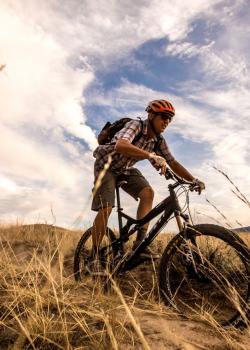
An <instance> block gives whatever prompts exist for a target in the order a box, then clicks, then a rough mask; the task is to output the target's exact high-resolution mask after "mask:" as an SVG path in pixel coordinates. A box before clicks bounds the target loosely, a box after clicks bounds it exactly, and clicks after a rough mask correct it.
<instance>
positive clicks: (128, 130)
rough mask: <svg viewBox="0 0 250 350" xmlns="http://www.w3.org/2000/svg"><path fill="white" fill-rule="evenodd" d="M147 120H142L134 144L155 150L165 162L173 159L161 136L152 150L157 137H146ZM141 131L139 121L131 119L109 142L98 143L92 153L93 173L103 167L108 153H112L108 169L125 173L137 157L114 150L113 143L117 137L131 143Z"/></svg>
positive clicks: (117, 172) (147, 149)
mask: <svg viewBox="0 0 250 350" xmlns="http://www.w3.org/2000/svg"><path fill="white" fill-rule="evenodd" d="M147 129H148V120H147V119H146V120H144V121H143V127H142V133H141V137H140V138H139V139H138V140H137V141H136V142H135V143H134V146H136V147H138V148H141V149H144V150H145V151H148V152H153V151H155V153H156V154H158V155H160V156H162V157H164V158H165V159H166V161H167V163H170V162H171V161H173V160H174V157H173V156H172V154H171V152H170V151H169V148H168V145H167V143H166V141H165V139H164V138H163V137H162V136H161V141H160V142H159V143H158V148H157V149H155V150H154V147H155V144H156V142H157V141H158V139H157V137H154V138H151V139H147ZM140 132H141V122H140V121H139V120H131V121H129V122H128V123H126V124H125V126H124V128H123V129H121V130H120V131H118V132H117V133H116V134H115V136H114V137H113V139H112V140H111V144H107V145H99V146H98V147H97V148H96V149H95V151H94V153H93V155H94V157H95V158H96V161H95V166H94V167H95V173H97V172H99V171H100V170H102V169H103V167H104V165H105V163H106V162H107V160H108V155H109V154H111V153H113V155H112V162H111V164H110V170H111V171H113V172H114V173H115V174H120V173H126V170H127V169H129V168H131V167H132V166H133V165H134V164H135V163H136V162H138V159H135V158H132V157H127V156H125V155H123V154H121V153H117V152H114V148H115V143H116V141H117V140H119V139H125V140H128V141H129V142H131V143H132V141H133V140H134V138H135V136H136V135H138V134H139V133H140Z"/></svg>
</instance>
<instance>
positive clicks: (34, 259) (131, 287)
mask: <svg viewBox="0 0 250 350" xmlns="http://www.w3.org/2000/svg"><path fill="white" fill-rule="evenodd" d="M80 235H81V232H77V231H67V230H64V229H61V228H55V227H52V226H47V225H32V226H29V225H27V226H13V227H2V228H1V246H0V255H1V257H0V275H1V279H0V295H1V307H0V348H1V349H156V348H157V349H209V348H211V349H247V348H248V347H247V345H246V344H247V343H246V339H247V331H245V332H244V333H241V332H240V331H236V330H224V329H222V328H221V327H219V326H218V325H217V324H215V323H214V322H213V318H212V316H211V317H210V316H209V315H206V316H204V315H200V318H198V319H197V320H196V321H192V320H184V319H180V317H178V316H177V315H176V314H175V313H174V311H173V310H171V309H168V308H166V307H165V306H164V305H163V304H162V303H161V302H160V299H159V291H158V283H157V266H152V265H150V266H149V265H144V266H142V267H141V268H137V269H135V271H132V272H131V273H129V274H128V275H127V276H126V279H124V278H123V279H122V280H121V281H118V284H117V282H115V281H113V289H112V291H108V292H107V291H106V292H105V291H104V290H103V287H102V284H101V283H100V281H95V282H94V281H93V280H91V279H90V278H86V280H85V281H84V282H83V283H76V282H75V281H74V278H73V276H72V273H73V268H72V259H73V251H74V248H75V247H76V244H77V241H78V239H79V238H80ZM169 238H170V235H161V237H160V238H159V239H158V240H157V242H156V243H155V249H157V250H158V251H162V250H163V248H164V247H165V246H166V244H167V240H169ZM204 318H205V319H206V321H208V320H209V323H210V325H211V327H210V328H208V326H207V324H205V323H203V320H204ZM209 318H210V319H209ZM209 344H210V345H211V347H210V345H209Z"/></svg>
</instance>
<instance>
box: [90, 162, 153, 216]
mask: <svg viewBox="0 0 250 350" xmlns="http://www.w3.org/2000/svg"><path fill="white" fill-rule="evenodd" d="M116 178H117V176H116V175H115V174H113V173H112V172H111V171H107V172H106V174H105V175H104V178H103V180H102V184H101V186H100V187H99V188H98V190H97V192H96V194H95V196H94V198H93V201H92V206H91V209H92V210H94V211H98V210H99V209H101V208H106V207H108V206H112V207H114V206H115V183H116ZM122 179H124V180H125V181H127V183H126V184H124V185H122V189H123V190H124V191H125V192H127V193H128V194H130V195H131V196H132V197H133V198H135V199H137V198H138V195H139V193H140V192H141V191H142V190H143V189H144V188H145V187H151V186H150V184H149V183H148V181H147V180H146V179H145V177H144V176H143V175H142V173H141V172H140V171H139V170H138V169H136V168H130V169H129V170H128V174H126V175H122ZM92 191H93V190H92Z"/></svg>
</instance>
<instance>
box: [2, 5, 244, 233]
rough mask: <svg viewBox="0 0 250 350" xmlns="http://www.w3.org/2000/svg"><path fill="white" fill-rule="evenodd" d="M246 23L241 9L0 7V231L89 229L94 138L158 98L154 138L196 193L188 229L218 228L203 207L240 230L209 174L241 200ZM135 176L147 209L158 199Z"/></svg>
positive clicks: (160, 188) (226, 196)
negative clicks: (163, 116)
mask: <svg viewBox="0 0 250 350" xmlns="http://www.w3.org/2000/svg"><path fill="white" fill-rule="evenodd" d="M249 17H250V15H249V11H248V2H247V1H246V0H238V1H233V0H210V1H207V2H204V1H202V0H193V1H191V2H188V3H187V2H183V1H180V0H177V1H175V2H172V1H166V0H165V1H156V0H155V1H147V0H140V1H137V2H133V1H130V0H128V1H126V2H125V1H110V2H108V3H107V2H105V1H103V0H99V1H95V0H92V1H90V0H84V1H80V0H74V1H70V2H69V1H60V2H59V1H54V2H53V4H52V3H51V2H50V1H47V0H46V1H44V2H43V3H42V4H41V3H39V2H38V1H31V0H30V1H26V2H25V5H24V4H22V3H21V2H15V1H11V0H9V1H5V2H4V3H1V5H0V23H1V26H2V28H3V29H2V30H1V31H0V44H1V48H2V53H1V56H0V65H1V64H6V67H5V68H4V69H3V70H2V71H0V89H1V95H2V98H1V100H0V112H1V119H0V129H1V136H2V142H3V144H4V147H2V149H1V151H0V161H1V162H0V164H1V166H0V188H1V191H0V193H1V194H0V197H1V198H0V203H1V205H0V220H1V222H3V223H8V222H13V221H16V220H17V219H18V220H19V221H21V222H37V221H43V222H49V223H50V222H54V216H55V217H56V223H57V224H58V225H63V226H68V227H76V226H79V225H80V226H82V225H88V224H91V221H92V219H93V217H94V214H93V213H92V212H91V211H90V209H89V207H90V199H91V187H92V182H93V176H92V168H93V162H94V159H93V157H92V152H93V150H94V149H95V147H96V145H97V141H96V135H97V133H98V132H99V130H100V128H101V127H102V125H103V124H104V123H105V122H106V121H107V120H110V121H112V120H115V119H117V118H119V117H121V116H124V115H128V116H131V117H137V116H142V117H144V118H146V112H145V107H146V105H147V103H148V102H149V101H150V100H152V99H155V98H166V99H169V100H170V101H171V102H172V103H173V104H174V106H175V108H176V118H175V120H174V122H173V123H172V124H171V125H170V127H169V128H168V129H167V131H166V132H165V134H164V137H166V139H167V141H168V144H169V147H170V149H171V151H172V153H173V154H174V156H175V157H176V159H177V160H179V161H180V162H181V163H182V164H183V165H184V166H185V167H186V168H187V169H188V170H189V171H190V172H191V173H192V174H193V175H195V176H197V177H199V178H201V179H202V180H203V181H205V182H206V185H207V189H206V193H205V194H204V195H202V196H195V195H192V210H193V212H195V216H196V220H197V221H199V222H204V221H207V220H209V221H212V219H210V218H207V217H206V214H207V215H209V216H210V217H213V218H214V219H215V220H218V219H219V220H221V223H222V224H224V222H223V219H222V218H220V216H219V215H218V213H217V212H216V211H215V210H214V209H213V208H212V207H211V206H209V205H208V203H207V202H206V198H208V199H209V200H210V201H211V202H213V203H214V204H215V205H216V206H218V208H219V209H220V210H221V211H223V212H224V213H225V215H226V216H228V217H230V220H231V221H230V222H231V224H232V226H238V224H237V223H236V221H239V222H241V223H242V224H243V225H249V220H248V217H249V208H248V207H246V206H244V204H243V203H241V202H240V201H239V199H237V198H236V197H235V196H234V195H233V194H232V192H231V186H230V184H229V183H228V182H227V181H226V180H225V179H224V178H223V177H222V176H221V175H220V174H218V173H217V172H216V171H215V170H214V168H213V166H217V167H219V168H220V169H222V170H223V171H225V172H226V173H227V174H229V175H230V177H231V178H232V180H233V181H234V182H235V183H236V184H237V185H238V186H239V188H240V189H241V190H242V191H243V192H244V194H245V195H246V196H248V197H250V193H249V188H250V171H249V170H250V169H249V168H250V164H249V150H250V142H249V141H250V139H249V119H250V118H249V113H250V103H249V101H250V84H249V78H248V76H249V58H250V57H249V56H250V49H249V32H250V24H249V23H250V18H249ZM138 167H139V168H140V169H141V170H142V171H143V173H144V174H145V176H146V177H147V178H148V180H149V181H150V183H151V184H152V187H153V188H154V190H155V201H156V202H157V201H159V200H161V199H162V198H163V196H164V195H167V184H166V182H164V180H163V179H162V178H161V177H160V176H159V177H158V175H157V174H156V173H155V170H154V169H153V168H152V167H151V166H150V164H149V163H148V162H147V161H143V162H140V163H138ZM124 199H125V202H126V206H125V209H126V210H127V211H128V212H129V213H131V214H133V213H134V211H135V204H136V203H135V202H134V201H133V199H130V198H128V197H127V196H126V195H125V194H124ZM51 208H52V209H53V213H54V216H53V217H52V215H51ZM198 213H201V214H198ZM111 223H112V225H116V221H115V216H114V215H113V216H112V218H111Z"/></svg>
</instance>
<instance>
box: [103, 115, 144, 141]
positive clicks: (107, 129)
mask: <svg viewBox="0 0 250 350" xmlns="http://www.w3.org/2000/svg"><path fill="white" fill-rule="evenodd" d="M130 120H133V119H132V118H126V117H125V118H121V119H119V120H116V121H115V122H114V123H110V122H107V123H106V124H105V125H104V127H103V128H102V130H101V131H100V133H99V135H98V136H97V141H98V144H99V145H106V144H109V143H111V140H112V138H113V137H114V136H115V134H116V133H117V132H118V131H120V130H121V129H123V128H124V126H125V124H126V123H128V122H129V121H130ZM139 120H140V122H141V131H140V132H139V134H138V135H136V137H135V138H134V140H133V142H132V143H135V142H136V141H138V140H139V138H140V137H141V135H142V127H143V121H142V120H141V119H139Z"/></svg>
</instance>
